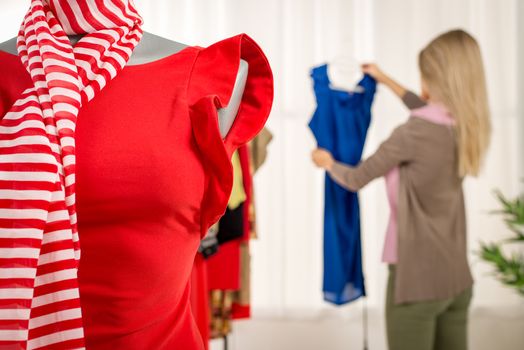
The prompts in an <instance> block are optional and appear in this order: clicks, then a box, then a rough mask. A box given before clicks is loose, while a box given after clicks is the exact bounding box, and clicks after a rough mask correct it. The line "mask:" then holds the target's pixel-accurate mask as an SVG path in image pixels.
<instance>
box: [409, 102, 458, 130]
mask: <svg viewBox="0 0 524 350" xmlns="http://www.w3.org/2000/svg"><path fill="white" fill-rule="evenodd" d="M411 116H412V117H417V118H422V119H424V120H427V121H429V122H432V123H435V124H441V125H447V126H453V125H455V118H453V116H452V115H451V113H450V112H449V111H448V109H447V108H446V107H445V106H444V105H442V104H439V103H428V104H427V105H425V106H424V107H421V108H416V109H413V110H411Z"/></svg>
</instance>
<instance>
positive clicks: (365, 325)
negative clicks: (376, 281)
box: [362, 296, 369, 350]
mask: <svg viewBox="0 0 524 350" xmlns="http://www.w3.org/2000/svg"><path fill="white" fill-rule="evenodd" d="M362 348H363V350H369V322H368V302H367V298H366V297H365V296H364V297H362Z"/></svg>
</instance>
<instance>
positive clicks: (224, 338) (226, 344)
mask: <svg viewBox="0 0 524 350" xmlns="http://www.w3.org/2000/svg"><path fill="white" fill-rule="evenodd" d="M222 340H224V350H228V347H229V346H228V337H227V335H224V337H223V338H222Z"/></svg>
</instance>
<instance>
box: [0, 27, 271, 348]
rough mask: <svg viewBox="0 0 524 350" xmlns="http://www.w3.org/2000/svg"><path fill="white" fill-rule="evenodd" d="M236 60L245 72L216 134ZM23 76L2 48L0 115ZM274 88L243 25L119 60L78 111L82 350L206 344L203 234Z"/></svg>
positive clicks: (223, 201)
mask: <svg viewBox="0 0 524 350" xmlns="http://www.w3.org/2000/svg"><path fill="white" fill-rule="evenodd" d="M240 58H242V59H244V60H246V61H247V62H248V63H249V74H248V81H247V85H246V88H245V91H244V95H243V98H242V104H241V106H240V109H239V113H238V115H237V117H236V119H235V122H234V124H233V126H232V128H231V131H230V132H229V134H228V136H227V137H226V138H225V139H222V138H221V136H220V132H219V128H218V121H217V120H218V119H217V109H218V108H221V107H224V106H226V105H227V104H228V102H229V98H230V96H231V93H232V90H233V86H234V82H235V79H236V75H237V72H238V65H239V61H240ZM31 84H32V83H31V79H30V77H29V75H28V73H27V72H26V71H25V69H24V67H23V66H22V64H21V63H20V61H19V59H18V57H17V56H15V55H11V54H7V53H4V52H1V53H0V115H1V116H3V115H4V114H5V113H6V112H7V111H8V109H9V107H10V106H11V105H12V103H14V101H15V100H16V99H17V98H18V96H19V95H20V93H21V92H22V91H23V90H24V89H25V88H27V87H29V86H31ZM272 98H273V80H272V75H271V70H270V67H269V65H268V63H267V60H266V58H265V56H264V54H263V53H262V51H261V50H260V48H259V47H258V46H257V45H256V43H254V42H253V40H251V39H250V38H249V37H248V36H246V35H239V36H236V37H233V38H230V39H227V40H224V41H221V42H219V43H217V44H214V45H212V46H210V47H208V48H205V49H202V48H198V47H188V48H186V49H184V50H183V51H181V52H179V53H176V54H174V55H171V56H168V57H166V58H163V59H160V60H158V61H154V62H151V63H146V64H141V65H135V66H128V67H126V68H125V69H124V70H123V71H122V72H121V73H120V74H119V75H118V76H117V77H116V78H115V79H114V80H113V81H112V82H111V83H110V84H109V85H108V86H107V87H106V88H105V89H104V91H103V92H102V93H100V94H99V95H98V96H97V97H96V98H95V99H94V100H93V101H91V102H90V103H89V104H87V105H86V106H84V107H83V108H82V109H81V111H80V114H79V116H78V122H77V130H76V145H77V169H76V183H77V189H76V192H77V212H78V222H79V234H80V244H81V249H82V256H81V260H80V267H79V284H80V297H81V302H82V311H83V322H84V328H85V333H86V342H87V349H88V350H91V349H96V350H102V349H130V350H133V349H137V350H138V349H140V350H141V349H180V350H200V349H203V343H202V338H201V336H200V334H199V332H198V330H197V328H196V326H195V322H194V320H193V316H192V314H191V309H190V303H189V295H190V289H189V277H190V273H191V269H192V266H193V261H194V257H195V253H196V251H197V248H198V245H199V241H200V238H201V236H202V235H203V234H205V233H206V231H207V229H208V227H209V226H210V225H211V224H212V223H214V222H215V221H217V220H218V218H219V217H220V216H221V215H222V214H223V212H224V210H225V208H226V205H227V201H228V198H229V194H230V191H231V183H232V168H231V163H230V156H231V154H232V152H233V151H234V150H235V149H236V148H237V147H238V146H239V145H242V144H244V143H245V142H247V141H248V140H249V139H251V138H252V137H254V136H255V135H256V133H257V132H258V131H259V130H260V129H261V128H262V127H263V125H264V123H265V121H266V119H267V116H268V115H269V111H270V109H271V103H272Z"/></svg>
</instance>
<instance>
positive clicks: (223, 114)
mask: <svg viewBox="0 0 524 350" xmlns="http://www.w3.org/2000/svg"><path fill="white" fill-rule="evenodd" d="M80 38H81V36H80V35H75V36H70V37H69V40H70V41H71V44H72V45H73V46H74V45H75V44H76V43H77V42H78V41H79V40H80ZM16 42H17V38H16V37H15V38H12V39H10V40H8V41H5V42H3V43H0V51H4V52H7V53H10V54H12V55H18V51H17V48H16ZM186 47H187V45H185V44H182V43H179V42H176V41H171V40H169V39H166V38H163V37H160V36H158V35H154V34H151V33H148V32H144V35H143V37H142V40H140V42H139V43H138V45H137V46H136V48H135V50H134V51H133V55H132V56H131V58H130V59H129V61H128V63H127V64H128V65H129V66H133V65H140V64H147V63H151V62H154V61H157V60H160V59H162V58H165V57H167V56H171V55H174V54H176V53H178V52H180V51H182V50H183V49H185V48H186ZM248 68H249V67H248V63H247V62H246V61H244V60H240V65H239V70H238V74H237V78H236V81H235V86H234V89H233V93H232V95H231V99H230V102H229V105H228V106H226V107H224V108H221V109H220V110H219V111H218V118H219V120H218V123H219V127H220V134H221V135H222V137H225V136H226V135H227V133H228V132H229V130H230V129H231V126H232V125H233V122H234V121H235V117H236V115H237V112H238V108H239V106H240V103H241V100H242V95H243V93H244V89H245V86H246V81H247V74H248ZM218 69H219V68H218Z"/></svg>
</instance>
